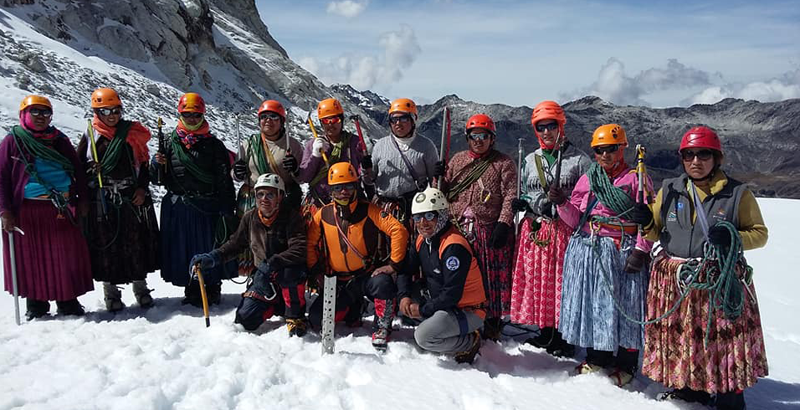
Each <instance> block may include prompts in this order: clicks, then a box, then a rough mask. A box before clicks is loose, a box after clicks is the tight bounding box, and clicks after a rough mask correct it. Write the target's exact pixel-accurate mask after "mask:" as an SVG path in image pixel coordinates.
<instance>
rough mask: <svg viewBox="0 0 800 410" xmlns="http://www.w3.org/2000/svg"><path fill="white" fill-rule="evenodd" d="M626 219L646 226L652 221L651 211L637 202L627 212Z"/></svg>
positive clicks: (645, 205)
mask: <svg viewBox="0 0 800 410" xmlns="http://www.w3.org/2000/svg"><path fill="white" fill-rule="evenodd" d="M628 219H630V220H631V221H632V222H636V223H637V224H639V225H642V226H647V225H650V222H652V221H653V211H651V210H650V207H649V206H647V204H643V203H640V202H637V203H635V204H633V209H631V210H630V212H628Z"/></svg>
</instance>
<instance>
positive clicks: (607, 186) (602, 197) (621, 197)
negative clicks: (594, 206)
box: [586, 162, 633, 218]
mask: <svg viewBox="0 0 800 410" xmlns="http://www.w3.org/2000/svg"><path fill="white" fill-rule="evenodd" d="M586 175H587V176H588V178H589V187H590V189H591V190H592V193H593V194H594V195H595V196H597V199H598V200H599V201H600V203H602V204H603V205H604V206H605V207H606V208H609V209H611V210H612V211H614V213H615V214H616V217H617V218H619V217H622V216H624V215H626V214H627V213H628V212H630V210H631V209H632V208H633V199H632V198H631V196H630V195H628V194H627V193H625V191H623V190H622V189H621V188H619V187H616V186H614V184H613V183H612V182H611V178H609V177H608V174H606V171H605V170H604V169H603V167H601V166H600V164H598V163H596V162H594V163H592V165H591V166H589V170H588V171H587V172H586Z"/></svg>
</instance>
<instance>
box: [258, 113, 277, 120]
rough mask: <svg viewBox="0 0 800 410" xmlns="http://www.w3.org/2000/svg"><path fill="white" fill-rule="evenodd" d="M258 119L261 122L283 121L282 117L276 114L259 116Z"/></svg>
mask: <svg viewBox="0 0 800 410" xmlns="http://www.w3.org/2000/svg"><path fill="white" fill-rule="evenodd" d="M258 119H259V120H261V121H264V120H270V121H278V120H279V119H281V116H280V115H278V114H277V113H274V112H265V113H262V114H261V115H259V116H258Z"/></svg>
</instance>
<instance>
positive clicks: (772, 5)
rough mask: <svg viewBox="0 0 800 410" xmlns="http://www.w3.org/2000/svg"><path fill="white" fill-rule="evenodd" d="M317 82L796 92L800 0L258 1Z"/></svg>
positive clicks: (519, 98)
mask: <svg viewBox="0 0 800 410" xmlns="http://www.w3.org/2000/svg"><path fill="white" fill-rule="evenodd" d="M256 3H257V5H258V8H259V11H260V13H261V17H262V19H263V20H264V22H265V23H266V24H267V26H268V27H269V30H270V32H271V34H272V35H273V37H275V39H276V40H277V41H278V42H279V43H280V44H281V45H282V46H283V47H284V48H285V49H286V50H287V52H288V53H289V56H290V57H291V58H292V59H293V60H294V61H296V62H298V63H299V64H300V65H301V66H303V67H304V68H306V69H308V70H309V71H311V72H313V73H314V74H316V75H317V77H319V78H320V79H321V80H322V81H323V82H325V83H326V84H332V83H336V82H343V83H349V84H351V85H353V86H354V87H356V88H359V89H367V88H368V89H371V90H373V91H376V92H378V93H380V94H382V95H384V96H386V97H388V98H396V97H401V96H403V97H411V98H416V99H418V100H420V102H432V101H434V100H436V99H438V98H439V97H441V96H443V95H445V94H450V93H455V94H457V95H459V96H460V97H461V98H464V99H467V100H472V101H477V102H481V103H506V104H511V105H528V106H532V105H535V104H536V103H537V102H539V101H541V100H545V99H554V100H556V101H559V102H562V103H563V102H567V101H569V100H572V99H575V98H577V97H580V96H583V95H587V94H593V95H598V96H600V97H602V98H604V99H606V100H609V101H611V102H614V103H617V104H636V105H651V106H655V107H665V106H676V105H689V104H691V103H696V102H703V103H713V102H716V101H718V100H719V99H721V98H724V97H737V98H745V99H758V100H761V101H775V100H782V99H786V98H800V40H799V39H800V6H799V5H798V2H797V1H761V2H744V1H727V2H722V1H713V2H679V1H675V2H667V1H641V2H638V1H616V2H602V3H600V2H591V1H580V0H576V1H573V0H556V1H512V0H495V1H483V2H478V1H458V0H450V1H448V0H416V1H406V0H399V1H380V0H341V1H340V0H333V1H332V0H328V1H301V0H299V1H291V0H257V1H256Z"/></svg>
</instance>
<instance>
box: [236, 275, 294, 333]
mask: <svg viewBox="0 0 800 410" xmlns="http://www.w3.org/2000/svg"><path fill="white" fill-rule="evenodd" d="M305 280H306V271H305V269H304V268H303V267H300V266H290V267H287V268H284V269H281V270H279V271H278V272H277V273H276V275H275V276H274V277H273V278H272V280H271V284H272V286H273V287H274V288H275V297H274V298H273V299H272V300H268V301H264V300H261V299H260V298H257V297H243V298H242V301H241V302H239V307H238V308H236V319H235V321H234V323H241V324H242V326H244V328H245V329H247V330H255V329H257V328H258V327H259V326H261V324H262V323H264V321H265V320H267V319H269V318H271V317H272V316H273V315H278V316H283V317H285V318H287V319H299V318H302V317H303V316H305V309H306V298H305ZM253 288H254V286H253V285H252V284H251V286H249V287H248V288H247V290H248V291H249V290H252V289H253Z"/></svg>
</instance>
